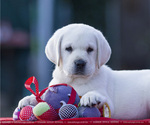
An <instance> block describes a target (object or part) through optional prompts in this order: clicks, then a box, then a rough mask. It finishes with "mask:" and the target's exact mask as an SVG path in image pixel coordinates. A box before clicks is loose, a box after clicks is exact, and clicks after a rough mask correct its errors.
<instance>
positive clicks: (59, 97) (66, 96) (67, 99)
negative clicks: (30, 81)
mask: <svg viewBox="0 0 150 125" xmlns="http://www.w3.org/2000/svg"><path fill="white" fill-rule="evenodd" d="M42 99H43V100H44V101H46V102H47V103H48V104H50V105H51V106H53V107H54V109H55V110H57V112H58V110H59V108H60V107H61V106H62V105H64V104H73V105H75V106H76V107H77V106H78V103H79V101H80V98H79V96H78V94H77V93H76V91H75V90H74V89H73V88H72V87H71V86H69V85H67V84H58V85H53V86H50V87H48V89H47V90H46V92H45V94H44V95H43V97H42Z"/></svg>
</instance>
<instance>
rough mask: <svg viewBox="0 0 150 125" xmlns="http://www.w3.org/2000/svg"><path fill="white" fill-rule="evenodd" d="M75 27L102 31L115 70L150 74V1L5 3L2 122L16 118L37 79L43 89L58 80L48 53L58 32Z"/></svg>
mask: <svg viewBox="0 0 150 125" xmlns="http://www.w3.org/2000/svg"><path fill="white" fill-rule="evenodd" d="M70 23H85V24H88V25H91V26H93V27H95V28H97V29H99V30H101V31H102V32H103V34H104V36H105V37H106V39H107V40H108V42H109V44H110V46H111V48H112V56H111V59H110V61H109V62H108V63H107V65H108V66H110V67H111V68H112V69H116V70H122V69H126V70H133V69H150V0H1V25H0V31H1V32H0V46H1V81H0V82H1V87H0V117H11V116H12V113H13V110H14V109H15V107H17V104H18V101H19V100H20V99H21V98H23V96H26V95H28V94H30V92H28V90H26V89H25V88H24V82H25V81H26V80H27V79H28V78H29V77H31V76H35V77H36V78H37V79H38V81H39V84H40V85H39V86H40V90H42V89H44V88H45V87H47V86H48V83H49V82H50V80H51V79H52V76H51V74H52V71H53V69H54V64H52V63H51V62H50V61H48V59H47V58H46V56H45V53H44V49H45V45H46V43H47V41H48V39H49V38H50V37H51V36H52V34H53V33H54V31H55V30H56V29H58V28H61V27H62V26H65V25H67V24H70Z"/></svg>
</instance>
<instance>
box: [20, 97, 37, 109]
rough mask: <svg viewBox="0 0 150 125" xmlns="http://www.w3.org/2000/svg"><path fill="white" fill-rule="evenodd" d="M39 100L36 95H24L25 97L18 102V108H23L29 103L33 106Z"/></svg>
mask: <svg viewBox="0 0 150 125" xmlns="http://www.w3.org/2000/svg"><path fill="white" fill-rule="evenodd" d="M37 103H38V102H37V100H36V98H35V96H34V95H30V96H26V97H24V98H23V99H21V100H20V101H19V103H18V108H20V109H21V108H23V107H25V106H27V105H32V106H35V105H36V104H37Z"/></svg>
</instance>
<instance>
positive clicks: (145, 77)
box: [19, 24, 150, 119]
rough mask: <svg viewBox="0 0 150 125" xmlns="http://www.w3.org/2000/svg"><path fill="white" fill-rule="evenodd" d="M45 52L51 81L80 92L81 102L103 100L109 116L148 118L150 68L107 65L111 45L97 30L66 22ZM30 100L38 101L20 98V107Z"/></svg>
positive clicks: (101, 103) (55, 34)
mask: <svg viewBox="0 0 150 125" xmlns="http://www.w3.org/2000/svg"><path fill="white" fill-rule="evenodd" d="M45 53H46V55H47V57H48V59H49V60H50V61H52V62H53V63H54V64H56V68H55V70H54V72H53V79H52V81H51V82H50V85H54V84H59V83H67V84H70V85H71V86H73V87H74V88H75V90H76V91H77V93H78V94H79V95H80V96H82V98H81V101H80V103H81V105H84V106H87V105H89V106H92V105H93V104H97V105H98V106H99V107H102V105H103V104H104V103H105V102H106V103H108V105H109V106H110V109H111V116H112V118H116V119H144V118H150V70H142V71H114V70H112V69H110V68H109V67H107V66H106V65H105V64H106V63H107V61H108V60H109V58H110V55H111V48H110V46H109V44H108V42H107V40H106V39H105V38H104V36H103V34H102V33H101V32H100V31H98V30H96V29H94V28H93V27H91V26H88V25H84V24H71V25H68V26H65V27H63V28H61V29H59V30H57V31H56V32H55V33H54V35H53V36H52V37H51V38H50V40H49V41H48V43H47V45H46V49H45ZM29 103H32V104H33V105H35V104H36V103H37V102H36V100H35V98H34V96H28V97H25V98H23V99H22V100H21V101H20V102H19V107H23V106H25V105H27V104H29Z"/></svg>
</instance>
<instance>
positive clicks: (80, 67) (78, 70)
mask: <svg viewBox="0 0 150 125" xmlns="http://www.w3.org/2000/svg"><path fill="white" fill-rule="evenodd" d="M74 64H75V74H76V75H84V70H85V66H86V62H85V61H84V60H82V59H80V60H76V61H75V62H74Z"/></svg>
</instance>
